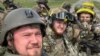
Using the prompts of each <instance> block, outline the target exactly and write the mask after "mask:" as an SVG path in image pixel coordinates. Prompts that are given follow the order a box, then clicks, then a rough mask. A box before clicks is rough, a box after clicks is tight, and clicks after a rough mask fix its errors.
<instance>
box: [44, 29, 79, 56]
mask: <svg viewBox="0 0 100 56" xmlns="http://www.w3.org/2000/svg"><path fill="white" fill-rule="evenodd" d="M43 40H44V43H43V47H44V49H45V51H46V53H47V54H48V56H78V55H77V50H76V48H75V47H74V46H73V45H72V43H71V42H70V40H69V39H68V37H67V35H66V34H64V35H62V36H58V35H55V34H54V32H53V31H52V29H51V28H50V27H48V28H47V35H46V37H44V39H43Z"/></svg>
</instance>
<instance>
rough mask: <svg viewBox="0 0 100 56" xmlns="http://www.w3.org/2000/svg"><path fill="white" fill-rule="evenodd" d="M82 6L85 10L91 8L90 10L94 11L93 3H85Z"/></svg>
mask: <svg viewBox="0 0 100 56" xmlns="http://www.w3.org/2000/svg"><path fill="white" fill-rule="evenodd" d="M82 6H83V7H84V8H89V9H92V10H93V9H94V4H93V3H92V2H83V3H82Z"/></svg>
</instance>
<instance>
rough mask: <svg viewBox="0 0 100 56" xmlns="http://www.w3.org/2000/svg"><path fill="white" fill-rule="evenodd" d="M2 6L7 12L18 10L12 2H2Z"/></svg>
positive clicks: (8, 0) (7, 0)
mask: <svg viewBox="0 0 100 56" xmlns="http://www.w3.org/2000/svg"><path fill="white" fill-rule="evenodd" d="M3 5H4V7H5V9H6V10H7V11H8V12H9V11H11V10H14V9H17V8H18V6H16V4H15V3H14V1H13V0H4V1H3Z"/></svg>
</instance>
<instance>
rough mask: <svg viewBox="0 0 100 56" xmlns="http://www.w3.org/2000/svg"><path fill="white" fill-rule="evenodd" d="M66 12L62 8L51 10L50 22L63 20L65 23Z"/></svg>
mask: <svg viewBox="0 0 100 56" xmlns="http://www.w3.org/2000/svg"><path fill="white" fill-rule="evenodd" d="M66 12H67V11H66V10H65V9H63V8H56V9H53V10H52V11H51V14H50V17H51V20H52V21H54V20H57V19H63V20H64V22H67V15H66Z"/></svg>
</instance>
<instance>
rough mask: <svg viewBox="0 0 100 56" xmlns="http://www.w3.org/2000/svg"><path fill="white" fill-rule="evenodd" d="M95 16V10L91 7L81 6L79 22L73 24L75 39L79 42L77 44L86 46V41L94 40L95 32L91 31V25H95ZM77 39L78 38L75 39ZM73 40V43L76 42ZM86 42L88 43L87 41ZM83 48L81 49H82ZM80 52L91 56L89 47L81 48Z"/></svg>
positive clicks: (82, 54) (83, 55) (78, 16)
mask: <svg viewBox="0 0 100 56" xmlns="http://www.w3.org/2000/svg"><path fill="white" fill-rule="evenodd" d="M94 16H95V12H94V11H93V10H91V9H89V8H80V9H79V10H78V11H77V18H78V19H76V21H77V24H76V25H74V26H73V30H74V36H73V37H74V38H73V40H74V41H75V42H76V43H78V44H76V45H77V46H78V48H79V46H81V45H82V46H84V44H83V43H84V42H87V41H89V40H92V39H93V37H94V34H93V32H92V31H91V26H92V25H93V19H94ZM75 39H76V40H75ZM75 42H73V43H75ZM85 44H86V43H85ZM80 50H81V51H80ZM79 52H80V54H79V55H81V56H89V55H90V56H91V54H90V52H91V51H89V50H88V48H86V49H84V48H79Z"/></svg>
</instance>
